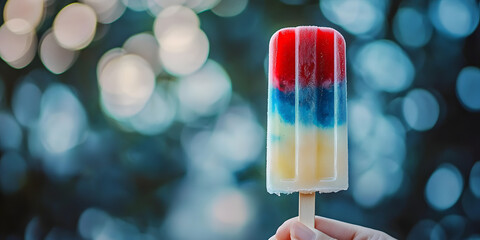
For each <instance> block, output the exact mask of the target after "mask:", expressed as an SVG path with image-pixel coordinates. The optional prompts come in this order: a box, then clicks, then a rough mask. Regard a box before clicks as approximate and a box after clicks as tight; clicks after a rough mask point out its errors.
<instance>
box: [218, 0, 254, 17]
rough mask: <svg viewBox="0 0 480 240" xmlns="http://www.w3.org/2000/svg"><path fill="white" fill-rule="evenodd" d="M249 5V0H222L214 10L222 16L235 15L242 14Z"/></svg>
mask: <svg viewBox="0 0 480 240" xmlns="http://www.w3.org/2000/svg"><path fill="white" fill-rule="evenodd" d="M247 5H248V0H221V1H220V2H219V3H218V4H217V5H216V6H215V7H214V8H212V12H213V13H215V14H217V15H218V16H220V17H233V16H236V15H238V14H240V13H241V12H242V11H243V10H245V8H246V7H247Z"/></svg>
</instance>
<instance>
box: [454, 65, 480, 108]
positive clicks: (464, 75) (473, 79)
mask: <svg viewBox="0 0 480 240" xmlns="http://www.w3.org/2000/svg"><path fill="white" fill-rule="evenodd" d="M479 92H480V68H478V67H465V68H464V69H462V71H461V72H460V74H458V77H457V97H458V99H459V100H460V102H461V103H462V104H463V106H464V107H465V108H466V109H468V110H470V111H478V110H480V94H478V93H479Z"/></svg>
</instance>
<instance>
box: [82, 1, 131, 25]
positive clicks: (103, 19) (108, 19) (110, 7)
mask: <svg viewBox="0 0 480 240" xmlns="http://www.w3.org/2000/svg"><path fill="white" fill-rule="evenodd" d="M81 2H83V3H85V4H87V5H89V6H90V7H92V8H93V10H94V11H95V13H96V14H97V20H98V22H100V23H103V24H108V23H112V22H114V21H115V20H117V19H118V18H120V17H121V16H122V15H123V13H124V12H125V5H123V4H122V2H120V0H81Z"/></svg>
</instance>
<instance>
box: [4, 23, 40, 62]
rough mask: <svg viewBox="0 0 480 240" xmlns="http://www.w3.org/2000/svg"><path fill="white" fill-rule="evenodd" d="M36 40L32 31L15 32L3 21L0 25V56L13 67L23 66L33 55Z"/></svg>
mask: <svg viewBox="0 0 480 240" xmlns="http://www.w3.org/2000/svg"><path fill="white" fill-rule="evenodd" d="M12 21H15V19H14V20H12ZM36 41H37V37H36V34H35V33H34V32H27V33H15V32H13V31H11V30H10V28H9V27H7V24H6V23H4V24H3V25H2V26H1V27H0V57H1V58H2V59H3V60H4V61H5V62H6V63H8V65H10V66H12V67H14V68H24V67H25V66H27V65H28V64H29V63H30V62H31V61H32V60H33V57H34V56H35V51H36V47H37V43H36Z"/></svg>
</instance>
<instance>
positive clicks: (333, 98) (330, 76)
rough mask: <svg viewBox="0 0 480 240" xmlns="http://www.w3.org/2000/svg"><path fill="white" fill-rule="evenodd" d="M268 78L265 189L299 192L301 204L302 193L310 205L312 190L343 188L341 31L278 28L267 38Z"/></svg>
mask: <svg viewBox="0 0 480 240" xmlns="http://www.w3.org/2000/svg"><path fill="white" fill-rule="evenodd" d="M268 78H269V79H268V85H269V86H268V120H267V131H268V133H267V191H268V192H269V193H275V194H281V193H293V192H299V193H300V204H302V197H309V198H310V200H308V201H309V203H308V202H307V203H308V204H311V201H312V200H311V198H312V195H313V204H314V196H315V195H314V193H315V192H320V193H327V192H337V191H340V190H346V189H347V188H348V164H347V163H348V162H347V159H348V151H347V124H346V122H347V113H346V111H347V102H346V101H347V86H346V82H347V79H346V64H345V40H344V38H343V37H342V35H341V34H340V33H339V32H337V31H336V30H334V29H332V28H324V27H314V26H301V27H296V28H284V29H280V30H279V31H277V32H276V33H275V34H274V35H273V36H272V38H271V39H270V50H269V74H268ZM309 211H310V210H309ZM313 211H314V209H313ZM300 217H301V218H302V207H301V208H300ZM311 218H313V215H312V216H311Z"/></svg>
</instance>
